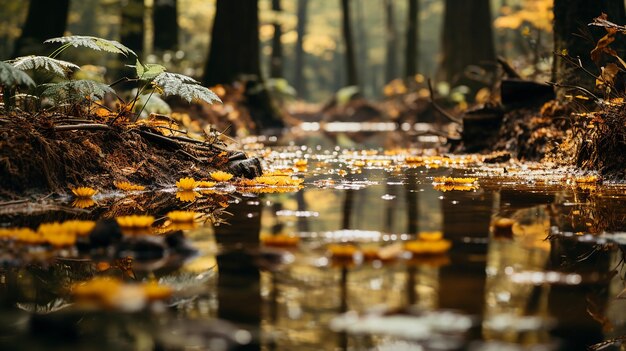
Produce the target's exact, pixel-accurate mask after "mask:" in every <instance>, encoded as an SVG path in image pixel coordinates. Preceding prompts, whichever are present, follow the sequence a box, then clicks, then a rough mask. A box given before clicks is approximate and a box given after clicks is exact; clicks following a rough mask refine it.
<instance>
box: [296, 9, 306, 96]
mask: <svg viewBox="0 0 626 351" xmlns="http://www.w3.org/2000/svg"><path fill="white" fill-rule="evenodd" d="M306 21H307V0H298V26H297V28H296V31H297V33H298V39H297V41H296V65H295V68H296V72H295V73H296V74H295V75H294V79H293V84H294V88H296V91H297V92H298V95H299V96H300V97H305V96H306V84H305V82H304V48H303V43H304V34H305V32H306Z"/></svg>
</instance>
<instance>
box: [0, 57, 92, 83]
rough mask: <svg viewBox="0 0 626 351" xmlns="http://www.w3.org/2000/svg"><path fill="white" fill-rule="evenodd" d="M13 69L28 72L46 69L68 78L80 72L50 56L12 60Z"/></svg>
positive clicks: (72, 65)
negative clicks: (71, 74)
mask: <svg viewBox="0 0 626 351" xmlns="http://www.w3.org/2000/svg"><path fill="white" fill-rule="evenodd" d="M11 64H12V65H13V67H15V68H17V69H20V70H22V71H26V70H29V69H44V70H46V71H48V72H51V73H54V74H56V75H58V76H60V77H65V78H67V76H68V74H70V73H72V72H73V71H76V70H79V69H80V67H78V65H75V64H73V63H71V62H67V61H63V60H57V59H53V58H50V57H48V56H34V55H30V56H23V57H18V58H16V59H14V60H11Z"/></svg>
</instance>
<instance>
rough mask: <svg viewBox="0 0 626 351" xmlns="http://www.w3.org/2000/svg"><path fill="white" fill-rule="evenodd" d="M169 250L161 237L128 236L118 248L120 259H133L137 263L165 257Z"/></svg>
mask: <svg viewBox="0 0 626 351" xmlns="http://www.w3.org/2000/svg"><path fill="white" fill-rule="evenodd" d="M166 250H167V248H166V247H165V243H164V241H163V240H162V238H160V237H153V236H136V237H131V236H127V237H125V238H124V240H123V241H122V242H121V243H120V244H119V245H118V246H117V253H116V256H117V257H118V258H125V257H132V258H134V259H135V260H137V261H147V260H157V259H161V258H163V257H164V256H165V252H166Z"/></svg>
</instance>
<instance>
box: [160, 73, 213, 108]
mask: <svg viewBox="0 0 626 351" xmlns="http://www.w3.org/2000/svg"><path fill="white" fill-rule="evenodd" d="M152 83H153V84H154V85H155V86H156V87H157V88H158V89H159V90H160V92H161V93H162V94H163V95H165V96H168V95H176V96H180V97H181V98H183V99H185V100H186V101H187V102H192V101H193V100H201V101H206V102H208V103H209V104H212V103H214V102H222V100H220V98H219V97H218V96H217V95H216V94H215V93H214V92H212V91H211V90H209V89H208V88H206V87H203V86H202V85H200V82H198V81H197V80H195V79H193V78H191V77H188V76H186V75H183V74H178V73H169V72H163V73H161V74H159V75H158V76H156V78H154V80H153V81H152Z"/></svg>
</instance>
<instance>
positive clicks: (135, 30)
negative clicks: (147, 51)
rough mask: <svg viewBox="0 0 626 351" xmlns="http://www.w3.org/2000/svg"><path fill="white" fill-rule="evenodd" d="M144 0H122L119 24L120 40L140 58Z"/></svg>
mask: <svg viewBox="0 0 626 351" xmlns="http://www.w3.org/2000/svg"><path fill="white" fill-rule="evenodd" d="M143 1H144V0H124V1H122V23H121V26H120V39H121V40H120V41H121V43H122V44H124V45H126V46H128V47H129V48H131V49H132V50H133V51H135V52H136V53H137V56H138V57H139V58H141V54H142V52H143V33H144V24H143V13H144V9H145V8H144V4H143Z"/></svg>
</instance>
